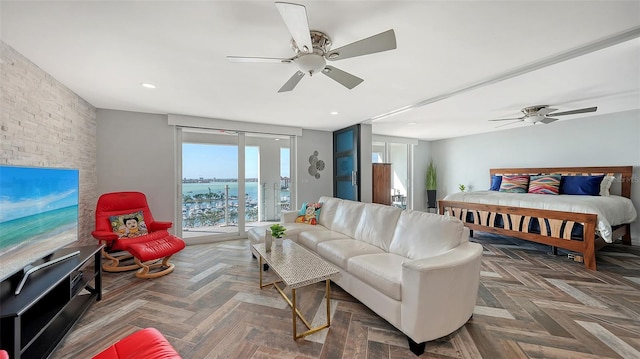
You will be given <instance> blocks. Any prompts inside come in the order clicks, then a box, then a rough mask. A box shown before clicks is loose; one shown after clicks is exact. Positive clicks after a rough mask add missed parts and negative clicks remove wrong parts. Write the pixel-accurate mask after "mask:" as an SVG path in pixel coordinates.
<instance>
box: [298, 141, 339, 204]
mask: <svg viewBox="0 0 640 359" xmlns="http://www.w3.org/2000/svg"><path fill="white" fill-rule="evenodd" d="M314 151H318V160H322V161H324V163H325V167H324V170H322V171H320V178H318V179H316V178H315V177H314V176H311V175H310V174H309V157H310V156H311V155H313V153H314ZM296 163H297V167H298V171H297V182H298V183H297V184H296V183H294V186H297V189H298V197H297V202H298V203H296V204H292V208H299V207H300V205H302V202H315V201H317V200H318V198H320V196H333V133H332V132H327V131H314V130H302V137H300V138H298V152H297V159H296Z"/></svg>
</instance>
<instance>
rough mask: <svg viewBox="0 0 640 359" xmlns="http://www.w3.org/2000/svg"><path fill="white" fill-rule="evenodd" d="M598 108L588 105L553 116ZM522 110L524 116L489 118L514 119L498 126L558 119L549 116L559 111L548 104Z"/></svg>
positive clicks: (545, 122)
mask: <svg viewBox="0 0 640 359" xmlns="http://www.w3.org/2000/svg"><path fill="white" fill-rule="evenodd" d="M596 110H598V107H586V108H581V109H578V110H571V111H565V112H556V113H554V114H553V116H554V117H555V116H565V115H576V114H579V113H587V112H596ZM521 111H522V113H523V114H524V116H522V117H515V118H501V119H497V120H489V121H513V122H510V123H507V124H504V125H500V126H498V127H502V126H506V125H511V124H513V123H516V122H528V123H530V124H532V125H535V124H537V123H544V124H549V123H551V122H555V121H558V119H557V118H551V117H548V115H549V114H550V113H552V112H555V111H558V109H557V108H550V107H549V106H548V105H537V106H529V107H525V108H523V109H522V110H521Z"/></svg>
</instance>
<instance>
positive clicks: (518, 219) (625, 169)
mask: <svg viewBox="0 0 640 359" xmlns="http://www.w3.org/2000/svg"><path fill="white" fill-rule="evenodd" d="M489 172H490V174H491V175H537V174H541V173H542V174H562V175H564V176H578V175H602V174H606V175H612V176H616V181H621V189H620V195H621V196H623V197H627V198H630V197H631V175H632V172H633V167H632V166H613V167H541V168H493V169H491V170H490V171H489ZM615 194H618V193H615ZM438 210H439V212H438V213H446V212H448V213H449V214H450V215H452V216H455V217H457V218H459V219H461V220H462V221H463V222H465V226H467V227H468V228H469V229H470V230H472V231H473V230H478V231H481V232H489V233H496V234H501V235H506V236H511V237H516V238H520V239H525V240H528V241H532V242H537V243H542V244H547V245H550V246H552V248H553V253H554V254H557V248H563V249H566V250H569V251H573V252H578V253H582V256H583V257H584V265H585V267H587V268H588V269H592V270H596V254H595V251H596V250H597V249H600V248H602V247H604V246H605V245H606V244H607V243H606V242H605V241H604V240H603V239H602V238H600V237H599V236H597V235H596V223H597V215H595V214H587V213H574V212H563V211H552V210H544V209H534V208H522V207H512V206H500V205H490V204H479V203H469V202H458V201H445V200H440V201H438ZM469 213H471V214H472V218H473V223H470V222H467V218H468V217H467V216H468V214H469ZM497 215H502V219H503V223H504V226H503V228H499V227H494V226H493V223H494V220H495V218H496V216H497ZM532 219H537V220H538V221H539V223H544V221H545V220H546V221H547V223H548V224H549V228H550V231H549V230H548V229H547V226H545V225H541V226H540V233H539V234H538V233H531V232H529V222H530V221H531V220H532ZM576 223H577V224H581V225H582V226H583V230H582V236H583V237H582V239H581V240H576V239H572V238H571V229H572V228H573V226H574V225H575V224H576ZM563 227H564V228H563ZM630 231H631V225H630V224H628V223H627V224H624V225H622V226H620V227H618V228H616V229H613V234H612V239H613V240H615V239H617V238H620V237H622V243H623V244H626V245H631V232H630Z"/></svg>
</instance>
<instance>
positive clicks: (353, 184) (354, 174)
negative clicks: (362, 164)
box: [351, 171, 358, 186]
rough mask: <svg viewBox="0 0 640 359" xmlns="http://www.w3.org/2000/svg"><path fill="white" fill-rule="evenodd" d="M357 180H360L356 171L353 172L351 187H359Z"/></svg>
mask: <svg viewBox="0 0 640 359" xmlns="http://www.w3.org/2000/svg"><path fill="white" fill-rule="evenodd" d="M357 180H358V178H357V176H356V171H351V185H352V186H355V185H357V184H358V183H357Z"/></svg>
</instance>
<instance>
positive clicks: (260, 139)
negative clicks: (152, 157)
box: [178, 129, 291, 243]
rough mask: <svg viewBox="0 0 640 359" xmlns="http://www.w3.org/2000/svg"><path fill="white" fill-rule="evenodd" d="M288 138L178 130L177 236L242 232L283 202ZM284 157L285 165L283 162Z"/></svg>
mask: <svg viewBox="0 0 640 359" xmlns="http://www.w3.org/2000/svg"><path fill="white" fill-rule="evenodd" d="M288 140H289V137H288V136H273V135H262V134H251V133H236V132H233V131H212V130H194V129H182V130H181V134H180V141H181V143H182V146H181V153H180V156H179V158H180V165H179V166H178V168H180V171H181V181H180V184H179V187H180V193H181V200H180V206H181V208H180V211H181V222H182V223H181V224H180V229H181V232H182V233H181V235H182V237H183V238H185V240H187V241H188V242H189V243H202V242H210V241H218V240H227V239H231V238H238V237H244V236H246V229H248V228H250V227H252V226H255V225H262V224H263V222H270V221H278V220H279V219H280V210H281V209H282V208H288V207H289V203H290V202H289V201H290V198H291V196H290V188H289V184H290V177H289V165H290V157H289V141H288ZM283 161H286V165H283Z"/></svg>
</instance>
